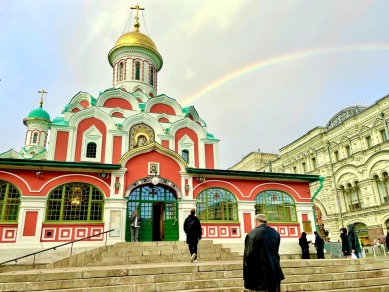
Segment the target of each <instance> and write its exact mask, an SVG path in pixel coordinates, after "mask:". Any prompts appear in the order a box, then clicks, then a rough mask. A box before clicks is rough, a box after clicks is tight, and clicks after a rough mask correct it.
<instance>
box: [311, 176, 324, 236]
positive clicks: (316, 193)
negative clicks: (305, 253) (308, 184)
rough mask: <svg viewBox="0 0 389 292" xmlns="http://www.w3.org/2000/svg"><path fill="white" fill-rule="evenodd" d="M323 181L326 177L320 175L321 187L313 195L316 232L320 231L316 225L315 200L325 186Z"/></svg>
mask: <svg viewBox="0 0 389 292" xmlns="http://www.w3.org/2000/svg"><path fill="white" fill-rule="evenodd" d="M323 181H324V177H323V176H320V177H319V183H320V185H319V188H318V189H317V190H316V192H315V193H314V194H313V197H312V211H313V219H314V220H315V229H316V232H318V229H317V225H316V213H315V207H314V203H313V200H314V199H315V198H316V196H317V195H318V194H319V192H320V191H321V189H322V188H323Z"/></svg>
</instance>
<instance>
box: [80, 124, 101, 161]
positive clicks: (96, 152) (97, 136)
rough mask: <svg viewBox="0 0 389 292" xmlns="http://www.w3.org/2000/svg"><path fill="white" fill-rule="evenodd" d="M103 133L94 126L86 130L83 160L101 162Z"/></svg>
mask: <svg viewBox="0 0 389 292" xmlns="http://www.w3.org/2000/svg"><path fill="white" fill-rule="evenodd" d="M102 140H103V135H102V134H101V133H100V131H99V130H98V129H97V128H96V127H95V126H92V127H90V128H89V129H88V130H86V131H85V132H84V135H83V143H82V160H83V161H91V162H101V161H100V160H101V148H102V147H101V144H102Z"/></svg>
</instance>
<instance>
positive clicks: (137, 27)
mask: <svg viewBox="0 0 389 292" xmlns="http://www.w3.org/2000/svg"><path fill="white" fill-rule="evenodd" d="M130 9H136V16H135V24H134V27H135V31H139V26H140V24H139V16H138V11H139V10H145V9H144V8H140V7H139V5H138V4H136V5H135V7H130Z"/></svg>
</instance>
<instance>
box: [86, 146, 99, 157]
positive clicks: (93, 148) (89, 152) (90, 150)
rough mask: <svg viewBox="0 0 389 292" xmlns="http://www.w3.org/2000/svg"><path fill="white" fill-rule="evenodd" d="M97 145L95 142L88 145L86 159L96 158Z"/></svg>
mask: <svg viewBox="0 0 389 292" xmlns="http://www.w3.org/2000/svg"><path fill="white" fill-rule="evenodd" d="M96 152H97V144H96V143H94V142H89V143H88V145H86V155H85V156H86V157H87V158H96Z"/></svg>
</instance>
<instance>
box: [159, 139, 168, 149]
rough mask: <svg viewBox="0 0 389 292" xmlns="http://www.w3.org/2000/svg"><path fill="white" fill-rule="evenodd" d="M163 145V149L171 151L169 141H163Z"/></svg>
mask: <svg viewBox="0 0 389 292" xmlns="http://www.w3.org/2000/svg"><path fill="white" fill-rule="evenodd" d="M161 143H162V146H163V147H165V148H168V149H169V141H167V140H162V141H161Z"/></svg>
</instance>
